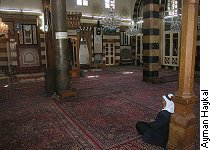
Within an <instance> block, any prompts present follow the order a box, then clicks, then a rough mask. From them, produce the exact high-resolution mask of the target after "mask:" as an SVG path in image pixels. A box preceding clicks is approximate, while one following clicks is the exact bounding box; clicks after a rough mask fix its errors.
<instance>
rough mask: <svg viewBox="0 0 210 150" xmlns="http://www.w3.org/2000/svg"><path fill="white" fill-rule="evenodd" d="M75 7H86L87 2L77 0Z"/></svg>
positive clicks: (86, 0)
mask: <svg viewBox="0 0 210 150" xmlns="http://www.w3.org/2000/svg"><path fill="white" fill-rule="evenodd" d="M77 5H81V6H88V0H77Z"/></svg>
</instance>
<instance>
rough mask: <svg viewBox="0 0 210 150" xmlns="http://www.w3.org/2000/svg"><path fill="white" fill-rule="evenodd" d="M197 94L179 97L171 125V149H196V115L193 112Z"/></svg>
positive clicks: (175, 101)
mask: <svg viewBox="0 0 210 150" xmlns="http://www.w3.org/2000/svg"><path fill="white" fill-rule="evenodd" d="M195 100H196V97H195V96H191V97H190V98H184V97H177V96H175V99H174V100H173V101H174V103H175V113H174V114H172V115H171V123H170V126H169V140H168V149H169V150H195V137H196V116H195V114H194V112H193V108H194V106H195Z"/></svg>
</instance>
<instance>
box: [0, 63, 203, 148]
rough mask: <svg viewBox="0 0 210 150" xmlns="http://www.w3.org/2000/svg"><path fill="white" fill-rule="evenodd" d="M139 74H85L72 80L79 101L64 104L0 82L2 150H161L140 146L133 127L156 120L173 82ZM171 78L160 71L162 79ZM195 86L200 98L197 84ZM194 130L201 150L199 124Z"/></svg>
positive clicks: (32, 88)
mask: <svg viewBox="0 0 210 150" xmlns="http://www.w3.org/2000/svg"><path fill="white" fill-rule="evenodd" d="M142 74H143V73H142V68H139V67H134V66H129V67H128V66H123V67H120V66H119V67H110V68H103V69H102V70H100V71H88V72H86V73H85V76H84V77H80V78H72V80H71V82H72V83H71V85H72V87H73V88H76V89H77V97H69V98H65V99H64V100H62V101H57V100H54V99H53V98H50V97H46V93H45V87H44V82H43V81H37V82H33V83H30V82H27V83H23V82H18V79H17V80H14V79H11V80H5V81H1V82H0V135H1V138H0V149H21V150H22V149H62V150H63V149H70V150H77V149H78V150H80V149H85V150H86V149H110V150H119V149H120V150H121V149H123V150H124V149H125V150H126V149H127V150H131V149H132V150H159V149H162V148H160V147H157V146H152V145H149V144H146V143H144V142H143V141H142V139H141V136H139V135H138V134H137V131H136V129H135V124H136V122H137V121H139V120H143V121H150V120H152V119H154V117H155V116H156V115H157V113H158V112H159V111H160V108H161V101H162V98H161V97H162V95H163V94H166V93H169V92H170V93H175V91H176V90H177V81H169V82H164V83H158V84H151V83H145V82H143V81H142ZM174 74H177V72H173V71H168V70H162V69H161V70H160V75H161V76H163V77H164V76H168V75H174ZM5 85H8V87H4V86H5ZM194 86H195V93H196V95H197V96H199V87H200V85H199V82H195V84H194ZM198 105H199V104H198ZM195 113H196V116H199V107H198V106H197V107H196V109H195ZM197 127H198V130H197V133H198V134H197V135H196V140H195V142H196V147H197V149H199V121H198V126H197Z"/></svg>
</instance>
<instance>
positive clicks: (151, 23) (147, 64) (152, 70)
mask: <svg viewBox="0 0 210 150" xmlns="http://www.w3.org/2000/svg"><path fill="white" fill-rule="evenodd" d="M143 20H144V26H143V35H144V36H143V54H144V56H143V81H146V82H154V81H155V80H157V78H158V70H159V43H160V37H159V34H160V33H159V32H160V29H159V28H160V19H159V0H143Z"/></svg>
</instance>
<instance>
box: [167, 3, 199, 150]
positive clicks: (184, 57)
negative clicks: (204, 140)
mask: <svg viewBox="0 0 210 150" xmlns="http://www.w3.org/2000/svg"><path fill="white" fill-rule="evenodd" d="M197 17H198V0H184V1H183V10H182V32H181V40H180V41H181V49H180V66H179V84H178V85H179V86H178V90H177V92H176V94H175V97H174V103H175V113H174V114H173V115H172V116H171V123H170V131H169V141H168V148H169V149H174V150H175V149H176V150H179V149H180V150H188V149H189V150H194V149H195V145H194V140H195V135H196V117H195V114H194V113H193V108H194V106H195V102H196V99H197V98H196V96H195V93H194V91H193V84H194V66H195V50H196V36H197Z"/></svg>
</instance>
